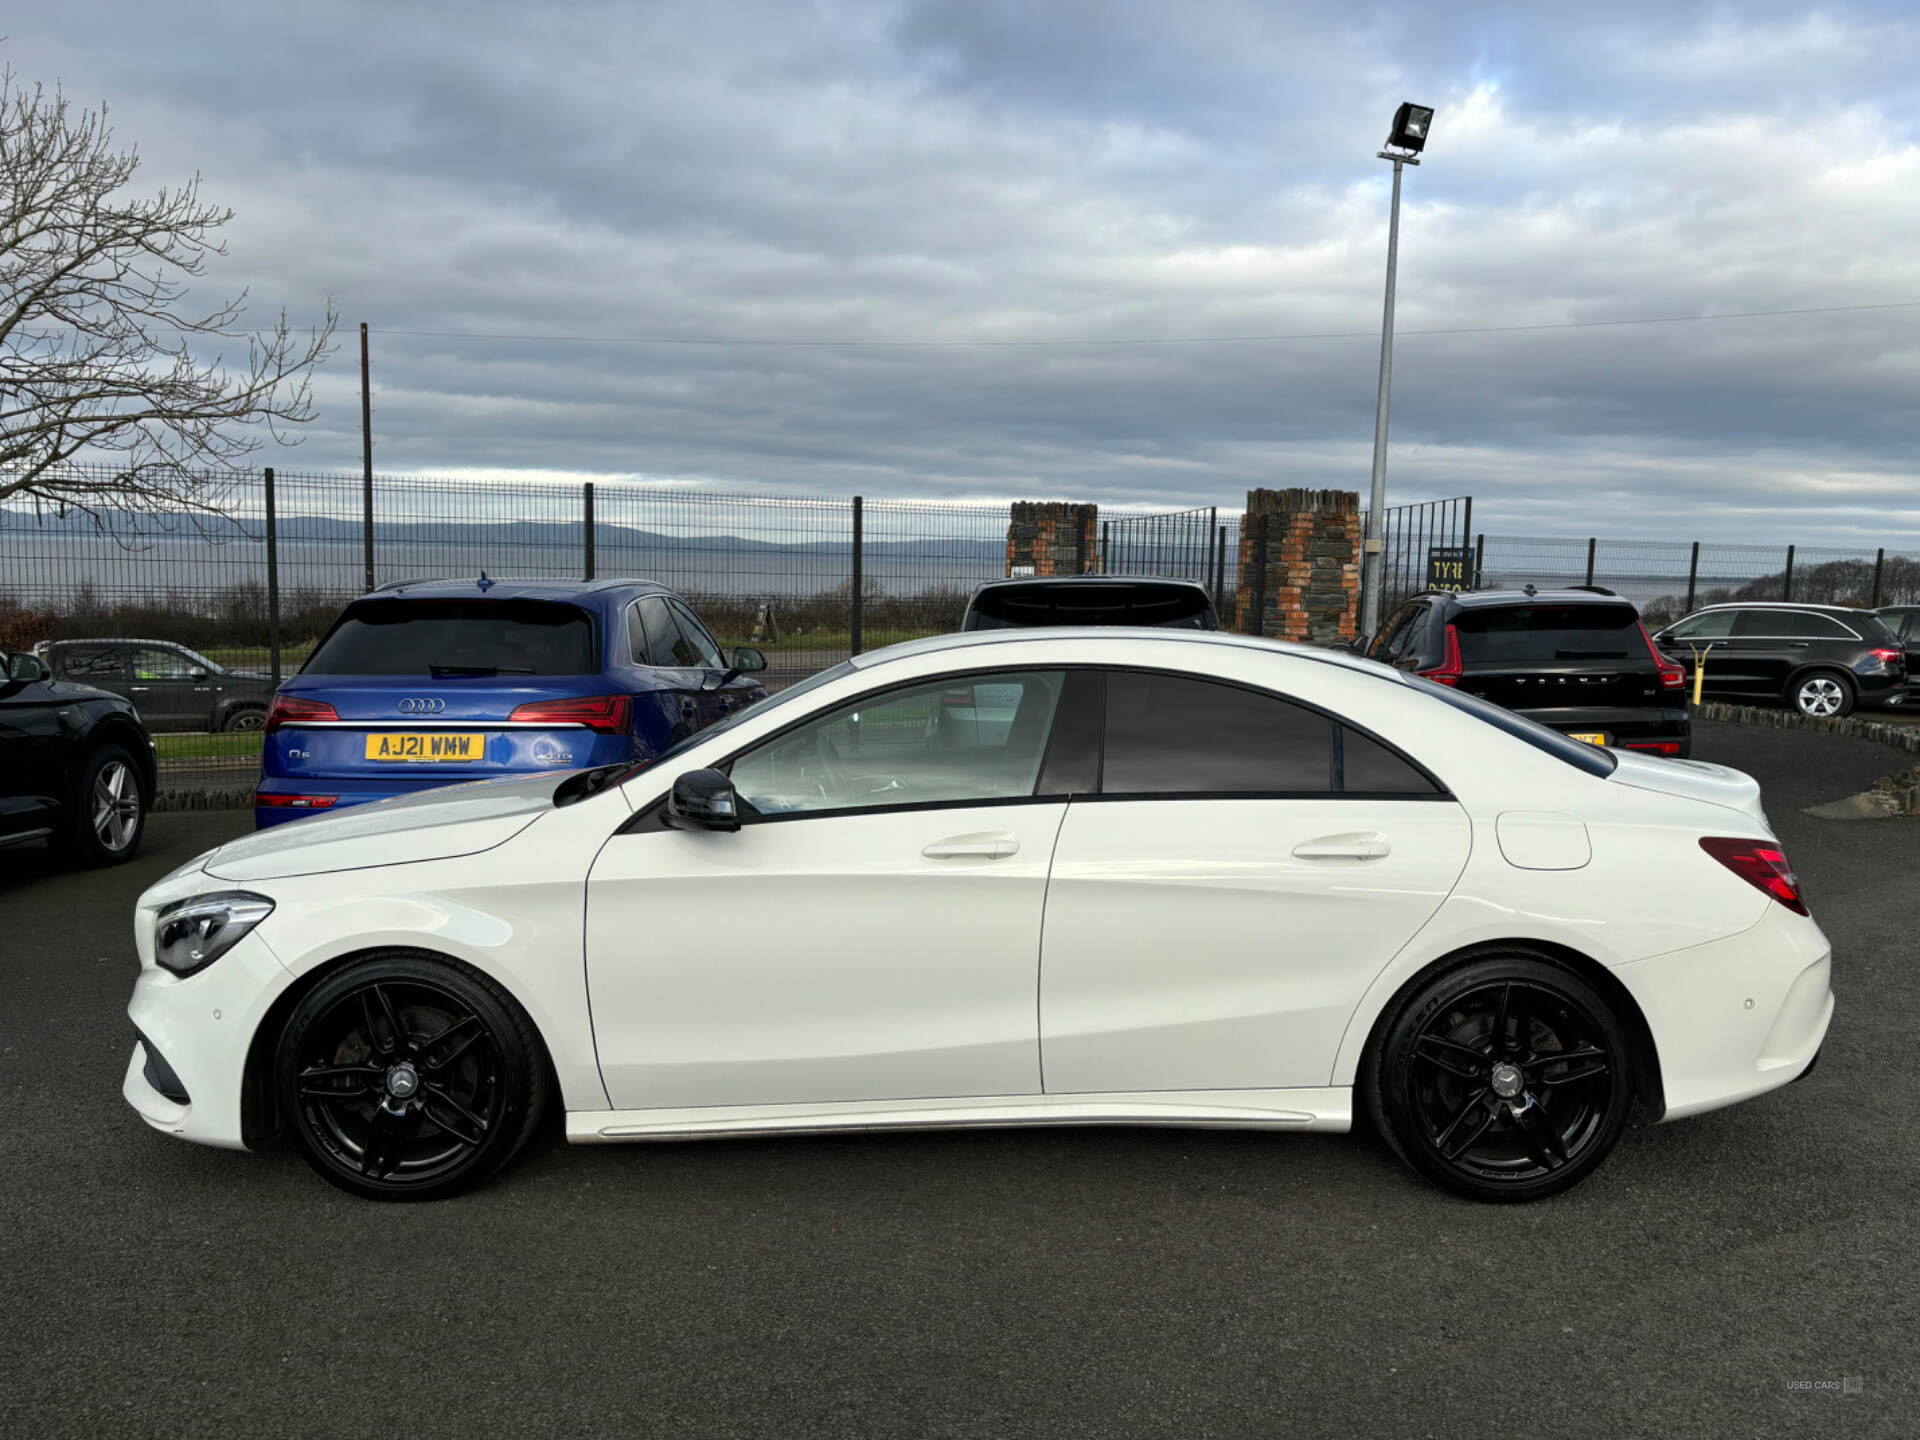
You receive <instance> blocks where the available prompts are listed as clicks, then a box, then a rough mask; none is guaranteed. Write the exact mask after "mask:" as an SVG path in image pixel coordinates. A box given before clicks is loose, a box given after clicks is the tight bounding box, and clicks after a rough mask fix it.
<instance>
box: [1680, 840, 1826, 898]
mask: <svg viewBox="0 0 1920 1440" xmlns="http://www.w3.org/2000/svg"><path fill="white" fill-rule="evenodd" d="M1700 848H1701V849H1702V850H1704V851H1706V852H1707V854H1709V855H1711V856H1712V857H1713V858H1714V859H1716V860H1718V861H1719V862H1720V863H1721V864H1722V865H1724V866H1726V867H1727V869H1729V870H1731V871H1733V873H1734V874H1736V875H1738V876H1739V877H1740V878H1741V879H1742V880H1744V881H1746V882H1747V883H1748V884H1749V885H1751V886H1753V887H1754V888H1755V889H1756V890H1764V891H1766V892H1767V894H1769V895H1771V896H1772V897H1773V898H1774V899H1776V900H1778V901H1779V902H1780V903H1781V904H1782V905H1784V906H1786V907H1787V908H1788V909H1789V910H1791V911H1793V913H1794V914H1796V915H1805V914H1806V913H1807V902H1806V901H1805V900H1803V899H1801V898H1800V877H1799V876H1798V875H1795V874H1794V873H1793V866H1792V865H1790V864H1788V863H1787V857H1786V855H1785V854H1784V853H1783V852H1782V851H1781V850H1780V848H1779V847H1778V846H1777V845H1774V844H1772V843H1771V842H1770V841H1766V840H1730V839H1727V838H1726V837H1724V836H1716V835H1709V836H1706V837H1705V838H1703V839H1702V840H1701V841H1700Z"/></svg>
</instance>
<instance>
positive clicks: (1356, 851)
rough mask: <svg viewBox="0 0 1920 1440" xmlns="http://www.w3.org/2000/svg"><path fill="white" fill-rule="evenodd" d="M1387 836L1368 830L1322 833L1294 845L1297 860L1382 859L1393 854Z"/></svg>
mask: <svg viewBox="0 0 1920 1440" xmlns="http://www.w3.org/2000/svg"><path fill="white" fill-rule="evenodd" d="M1392 851H1393V847H1392V846H1391V845H1389V844H1388V843H1387V837H1386V836H1384V835H1381V834H1377V833H1375V832H1373V831H1368V832H1366V833H1364V834H1354V835H1321V836H1319V837H1318V838H1316V839H1313V840H1302V841H1301V842H1300V843H1299V844H1298V845H1296V846H1294V847H1293V858H1294V859H1296V860H1380V859H1384V858H1385V857H1386V856H1387V855H1389V854H1391V853H1392Z"/></svg>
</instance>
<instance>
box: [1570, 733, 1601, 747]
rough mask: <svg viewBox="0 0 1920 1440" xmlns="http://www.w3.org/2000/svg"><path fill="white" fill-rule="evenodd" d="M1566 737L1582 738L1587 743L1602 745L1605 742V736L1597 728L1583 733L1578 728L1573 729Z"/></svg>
mask: <svg viewBox="0 0 1920 1440" xmlns="http://www.w3.org/2000/svg"><path fill="white" fill-rule="evenodd" d="M1567 738H1568V739H1569V740H1584V741H1586V743H1587V744H1589V745H1604V744H1606V743H1607V737H1606V736H1605V735H1603V734H1601V733H1600V732H1599V731H1597V730H1589V731H1587V733H1586V734H1584V735H1583V734H1581V733H1580V732H1579V731H1578V730H1575V731H1572V732H1571V733H1570V734H1569V735H1568V736H1567Z"/></svg>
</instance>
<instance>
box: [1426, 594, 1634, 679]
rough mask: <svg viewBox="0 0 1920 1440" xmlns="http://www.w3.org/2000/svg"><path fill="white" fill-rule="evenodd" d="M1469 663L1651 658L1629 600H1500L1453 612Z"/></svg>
mask: <svg viewBox="0 0 1920 1440" xmlns="http://www.w3.org/2000/svg"><path fill="white" fill-rule="evenodd" d="M1453 624H1454V628H1455V629H1456V630H1457V631H1458V632H1459V635H1460V658H1461V660H1462V661H1464V662H1465V663H1466V664H1468V665H1495V666H1498V665H1551V664H1554V663H1555V662H1557V661H1580V660H1628V659H1634V658H1638V659H1641V660H1645V661H1647V663H1649V664H1651V663H1652V659H1651V657H1650V656H1649V655H1648V654H1647V648H1646V646H1645V645H1643V644H1641V642H1640V635H1639V629H1638V627H1639V624H1640V613H1639V612H1638V611H1637V610H1635V609H1634V608H1633V607H1632V606H1631V605H1502V606H1499V607H1498V608H1495V609H1484V610H1480V609H1469V610H1462V611H1461V612H1460V613H1459V614H1458V615H1456V616H1454V618H1453Z"/></svg>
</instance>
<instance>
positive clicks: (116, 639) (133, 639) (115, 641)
mask: <svg viewBox="0 0 1920 1440" xmlns="http://www.w3.org/2000/svg"><path fill="white" fill-rule="evenodd" d="M47 644H48V646H49V647H52V646H55V645H164V646H166V647H167V648H168V649H169V650H191V649H192V648H193V647H192V646H191V645H183V644H181V643H180V642H179V641H178V640H148V639H145V638H144V637H142V636H139V635H83V636H76V637H73V638H71V639H66V640H49V641H48V642H47Z"/></svg>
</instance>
